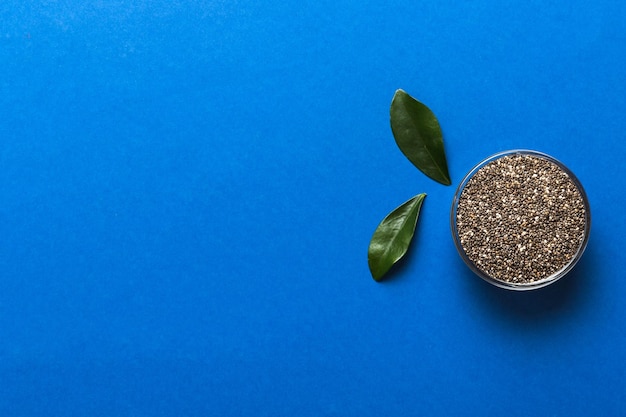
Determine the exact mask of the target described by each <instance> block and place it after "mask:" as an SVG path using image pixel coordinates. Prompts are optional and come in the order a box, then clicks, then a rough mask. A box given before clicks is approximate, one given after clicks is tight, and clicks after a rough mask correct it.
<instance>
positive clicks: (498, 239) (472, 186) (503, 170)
mask: <svg viewBox="0 0 626 417" xmlns="http://www.w3.org/2000/svg"><path fill="white" fill-rule="evenodd" d="M450 226H451V228H452V235H453V239H454V243H455V245H456V248H457V250H458V252H459V254H460V256H461V258H462V259H463V261H464V262H465V263H466V264H467V266H468V267H469V268H470V269H471V270H472V271H474V272H475V273H476V274H477V275H478V276H480V277H481V278H483V279H484V280H485V281H487V282H489V283H491V284H493V285H496V286H498V287H502V288H506V289H510V290H532V289H536V288H541V287H544V286H546V285H549V284H551V283H553V282H555V281H557V280H558V279H560V278H561V277H563V276H564V275H566V274H567V273H568V272H569V271H570V270H571V269H572V268H573V267H574V265H575V264H576V262H578V260H579V259H580V257H581V256H582V254H583V252H584V251H585V248H586V246H587V242H588V240H589V231H590V227H591V212H590V208H589V200H588V199H587V195H586V194H585V191H584V189H583V187H582V185H581V183H580V181H578V179H577V178H576V176H575V175H574V174H573V173H572V172H571V171H570V170H569V169H568V168H567V167H566V166H565V165H563V164H562V163H561V162H559V161H558V160H556V159H554V158H553V157H551V156H549V155H546V154H543V153H540V152H536V151H530V150H512V151H506V152H501V153H498V154H496V155H493V156H490V157H489V158H487V159H485V160H483V161H482V162H480V163H479V164H478V165H476V166H475V167H474V168H473V169H472V170H471V171H470V172H469V173H468V174H467V175H466V176H465V178H463V181H461V184H460V185H459V187H458V188H457V190H456V194H455V196H454V200H453V202H452V209H451V213H450Z"/></svg>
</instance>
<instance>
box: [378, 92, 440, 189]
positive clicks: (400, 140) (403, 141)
mask: <svg viewBox="0 0 626 417" xmlns="http://www.w3.org/2000/svg"><path fill="white" fill-rule="evenodd" d="M389 113H390V116H391V131H392V132H393V136H394V138H395V139H396V143H397V144H398V147H399V148H400V150H401V151H402V153H403V154H404V156H406V157H407V158H408V159H409V161H411V162H412V163H413V165H415V166H416V167H417V168H418V169H419V170H420V171H422V172H423V173H424V174H426V175H428V176H429V177H430V178H432V179H433V180H435V181H437V182H440V183H441V184H443V185H450V184H452V182H451V181H450V174H449V173H448V163H447V162H446V153H445V151H444V149H443V136H442V134H441V128H440V127H439V122H438V121H437V118H436V117H435V115H434V114H433V112H432V111H430V109H429V108H428V107H426V106H425V105H424V104H422V103H420V102H419V101H417V100H415V99H414V98H413V97H411V96H410V95H408V94H407V93H406V92H404V91H403V90H398V91H396V93H395V94H394V96H393V100H392V101H391V110H390V112H389Z"/></svg>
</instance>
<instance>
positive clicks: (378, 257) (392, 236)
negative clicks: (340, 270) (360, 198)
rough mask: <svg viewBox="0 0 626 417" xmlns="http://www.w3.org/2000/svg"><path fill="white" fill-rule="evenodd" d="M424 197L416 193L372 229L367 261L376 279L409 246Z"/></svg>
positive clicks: (378, 278) (382, 274) (396, 260)
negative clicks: (372, 233)
mask: <svg viewBox="0 0 626 417" xmlns="http://www.w3.org/2000/svg"><path fill="white" fill-rule="evenodd" d="M425 197H426V194H418V195H416V196H415V197H413V198H412V199H410V200H409V201H407V202H405V203H403V204H402V205H401V206H400V207H397V208H396V209H395V210H394V211H392V212H391V213H389V214H388V215H387V217H385V218H384V219H383V221H382V222H380V224H379V225H378V227H377V228H376V231H374V236H372V241H371V242H370V247H369V250H368V252H367V261H368V264H369V267H370V272H371V273H372V277H373V278H374V279H375V280H376V281H380V280H381V279H382V277H383V276H384V275H385V274H386V273H387V271H389V269H390V268H391V267H392V266H393V265H394V264H395V263H396V262H398V260H399V259H400V258H402V257H403V256H404V254H405V253H406V251H407V249H408V248H409V244H410V243H411V239H412V238H413V234H414V233H415V225H416V224H417V217H418V216H419V212H420V208H421V207H422V202H423V201H424V198H425Z"/></svg>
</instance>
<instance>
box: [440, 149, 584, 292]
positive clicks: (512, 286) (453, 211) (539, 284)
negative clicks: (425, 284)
mask: <svg viewBox="0 0 626 417" xmlns="http://www.w3.org/2000/svg"><path fill="white" fill-rule="evenodd" d="M511 155H529V156H534V157H537V158H543V159H546V160H548V161H550V162H552V163H554V164H555V165H557V166H558V167H559V168H560V169H562V170H563V171H564V172H565V173H566V174H567V175H568V176H569V178H570V179H571V180H572V182H573V183H574V185H575V186H576V188H577V189H578V191H579V192H580V195H581V197H582V199H583V203H584V205H585V230H584V235H583V240H582V242H581V244H580V246H579V248H578V250H577V252H576V255H575V256H574V257H573V258H572V259H571V260H570V261H569V262H568V263H567V265H565V266H564V267H563V268H561V269H559V270H558V271H556V272H555V273H554V274H552V275H550V276H549V277H546V278H543V279H540V280H537V281H533V282H531V283H527V284H519V283H510V282H506V281H501V280H499V279H496V278H494V277H492V276H490V275H489V274H487V273H485V272H484V271H482V270H481V269H479V268H478V267H477V266H476V265H475V264H474V262H472V261H471V260H470V259H469V257H468V256H467V254H466V253H465V250H464V249H463V246H462V245H461V240H460V237H459V233H458V228H457V223H456V215H457V208H458V205H459V199H460V197H461V194H462V193H463V190H464V189H465V186H466V185H467V183H468V182H469V181H470V180H471V179H472V177H473V176H474V174H476V173H477V172H478V171H479V170H480V169H481V168H483V167H484V166H486V165H487V164H489V163H491V162H493V161H496V160H498V159H500V158H503V157H505V156H511ZM450 230H451V232H452V239H453V241H454V245H455V247H456V249H457V252H458V253H459V255H460V256H461V259H463V261H464V262H465V264H466V265H467V266H468V267H469V268H470V269H471V270H472V271H473V272H474V273H475V274H476V275H478V276H479V277H480V278H482V279H483V280H485V281H487V282H489V283H490V284H493V285H495V286H497V287H500V288H505V289H508V290H515V291H528V290H534V289H538V288H543V287H545V286H547V285H550V284H552V283H554V282H556V281H558V280H559V279H561V278H563V277H564V276H565V275H567V273H568V272H570V271H571V270H572V268H574V266H575V265H576V263H578V261H579V260H580V258H581V257H582V255H583V253H584V252H585V249H586V248H587V244H588V242H589V234H590V231H591V208H590V206H589V199H588V197H587V193H586V192H585V189H584V188H583V186H582V184H581V182H580V181H579V180H578V178H577V177H576V175H574V173H573V172H572V171H571V170H570V169H569V168H568V167H567V166H566V165H565V164H563V163H562V162H561V161H559V160H558V159H556V158H554V157H552V156H550V155H548V154H546V153H543V152H539V151H535V150H530V149H511V150H507V151H502V152H498V153H496V154H493V155H491V156H489V157H487V158H485V159H483V160H482V161H480V162H479V163H478V164H476V165H475V166H474V167H473V168H472V169H471V170H470V171H469V172H468V173H467V174H466V175H465V176H464V177H463V179H462V180H461V182H460V183H459V185H458V187H457V188H456V192H455V193H454V198H453V199H452V206H451V208H450Z"/></svg>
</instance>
